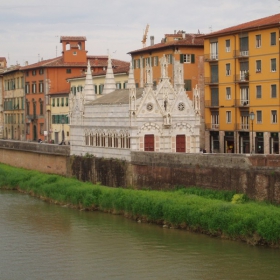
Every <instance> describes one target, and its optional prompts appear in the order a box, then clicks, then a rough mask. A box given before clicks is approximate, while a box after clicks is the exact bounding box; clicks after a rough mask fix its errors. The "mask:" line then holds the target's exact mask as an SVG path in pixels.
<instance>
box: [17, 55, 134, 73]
mask: <svg viewBox="0 0 280 280" xmlns="http://www.w3.org/2000/svg"><path fill="white" fill-rule="evenodd" d="M87 59H88V60H89V61H90V65H91V66H94V67H102V68H103V67H107V64H108V56H87ZM112 65H113V67H114V66H115V67H116V66H117V67H124V66H127V65H129V62H126V61H122V60H118V59H112ZM44 67H87V61H85V62H64V61H63V56H59V57H56V58H52V59H48V60H42V61H39V62H36V63H33V64H30V65H27V66H23V67H21V70H29V69H34V68H44Z"/></svg>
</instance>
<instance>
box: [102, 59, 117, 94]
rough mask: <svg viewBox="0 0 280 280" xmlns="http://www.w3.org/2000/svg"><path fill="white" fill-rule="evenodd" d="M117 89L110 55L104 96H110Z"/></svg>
mask: <svg viewBox="0 0 280 280" xmlns="http://www.w3.org/2000/svg"><path fill="white" fill-rule="evenodd" d="M115 89H116V82H115V77H114V73H113V68H112V61H111V57H110V55H108V66H107V72H106V77H105V84H104V89H103V92H102V94H108V93H110V92H112V91H114V90H115Z"/></svg>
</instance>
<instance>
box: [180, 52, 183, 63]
mask: <svg viewBox="0 0 280 280" xmlns="http://www.w3.org/2000/svg"><path fill="white" fill-rule="evenodd" d="M180 63H184V55H183V54H180Z"/></svg>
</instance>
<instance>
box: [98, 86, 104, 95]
mask: <svg viewBox="0 0 280 280" xmlns="http://www.w3.org/2000/svg"><path fill="white" fill-rule="evenodd" d="M103 89H104V85H99V94H102V92H103Z"/></svg>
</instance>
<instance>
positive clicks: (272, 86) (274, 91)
mask: <svg viewBox="0 0 280 280" xmlns="http://www.w3.org/2000/svg"><path fill="white" fill-rule="evenodd" d="M270 91H271V98H276V97H277V91H276V85H271V90H270Z"/></svg>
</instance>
